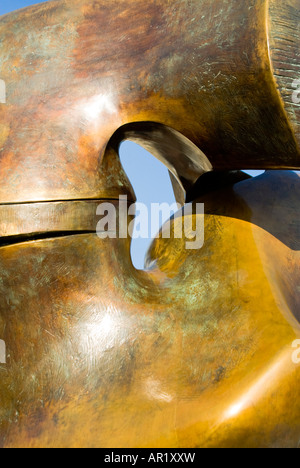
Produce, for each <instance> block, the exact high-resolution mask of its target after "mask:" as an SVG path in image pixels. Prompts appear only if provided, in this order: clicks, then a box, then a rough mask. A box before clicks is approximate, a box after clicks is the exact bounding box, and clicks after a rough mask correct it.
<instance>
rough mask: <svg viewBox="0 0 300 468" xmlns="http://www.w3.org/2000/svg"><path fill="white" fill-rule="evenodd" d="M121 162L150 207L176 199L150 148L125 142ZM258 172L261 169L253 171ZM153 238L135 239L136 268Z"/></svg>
mask: <svg viewBox="0 0 300 468" xmlns="http://www.w3.org/2000/svg"><path fill="white" fill-rule="evenodd" d="M36 3H43V2H38V1H36V0H35V1H30V0H1V3H0V15H4V14H6V13H9V12H11V11H14V10H17V9H19V8H24V7H26V6H29V5H34V4H36ZM120 157H121V162H122V164H123V166H124V169H125V171H126V172H127V175H128V176H129V179H130V181H131V183H132V185H133V187H134V190H135V193H136V195H137V199H138V201H139V202H142V203H144V204H145V205H146V206H148V207H150V204H151V202H152V203H162V202H167V203H169V204H173V203H174V202H175V198H174V193H173V190H172V185H171V181H170V177H169V174H168V171H167V169H166V168H165V166H164V165H163V164H162V163H160V162H159V161H157V160H156V159H155V158H153V157H152V156H151V155H150V154H149V153H147V151H145V150H144V149H142V148H140V147H139V146H137V145H136V144H135V143H132V142H124V143H123V144H122V145H121V149H120ZM250 172H251V174H252V175H258V174H260V173H261V172H262V171H250ZM150 243H151V240H150V239H136V240H134V241H133V242H132V259H133V263H134V265H135V266H136V267H137V268H143V265H144V258H145V254H146V251H147V249H148V247H149V245H150Z"/></svg>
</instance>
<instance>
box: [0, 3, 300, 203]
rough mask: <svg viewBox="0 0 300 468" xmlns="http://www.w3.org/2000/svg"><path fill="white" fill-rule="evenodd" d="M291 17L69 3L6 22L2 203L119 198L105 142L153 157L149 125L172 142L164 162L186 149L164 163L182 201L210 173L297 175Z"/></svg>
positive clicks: (1, 66) (232, 9)
mask: <svg viewBox="0 0 300 468" xmlns="http://www.w3.org/2000/svg"><path fill="white" fill-rule="evenodd" d="M299 10H300V9H299V0H289V1H287V2H284V5H283V4H282V2H281V1H279V0H276V1H275V0H270V1H267V0H247V1H242V2H235V1H225V0H216V1H214V2H212V1H211V0H189V1H187V0H174V1H171V2H170V1H165V0H157V1H150V2H149V1H148V2H145V1H143V0H131V1H130V2H128V1H124V0H112V1H110V2H106V1H103V0H102V1H94V2H89V1H87V0H75V1H74V0H72V1H69V0H66V1H55V2H47V3H45V4H41V5H38V6H34V7H32V8H29V9H25V10H21V11H19V12H16V13H13V14H9V15H6V16H3V17H2V18H1V19H0V35H1V45H0V59H1V60H0V78H1V79H2V80H3V81H4V82H5V84H6V103H1V104H0V203H19V202H26V201H51V200H73V199H76V200H78V199H94V198H114V197H115V196H116V195H117V194H118V193H120V191H124V192H125V191H126V190H127V191H128V190H129V189H127V183H126V181H125V178H123V179H124V180H123V183H120V177H121V175H120V174H121V171H122V169H121V167H120V164H119V160H118V155H117V154H115V152H114V151H112V150H111V149H110V148H109V141H110V139H111V137H112V136H113V135H114V133H115V132H116V131H118V136H119V137H120V138H126V137H128V135H129V137H131V138H136V139H138V140H139V142H140V143H142V144H143V141H144V140H146V143H145V144H146V145H147V147H148V148H150V149H151V147H154V148H156V147H157V144H156V136H157V133H156V131H155V126H156V124H160V127H159V131H158V133H159V134H161V132H163V131H165V132H166V135H169V134H170V132H171V133H172V132H173V136H172V137H173V145H172V147H171V148H168V149H164V148H162V149H161V150H160V153H161V154H160V157H161V158H163V159H164V160H165V161H167V162H170V159H171V156H172V154H173V152H174V149H176V148H178V147H180V146H181V144H182V139H181V136H182V138H186V139H188V140H189V141H190V144H191V145H195V147H194V149H195V153H194V154H193V155H191V153H189V154H184V152H181V151H180V152H179V154H178V155H177V158H176V159H177V166H179V167H175V168H174V167H173V163H172V162H171V165H172V170H173V172H174V174H175V177H177V178H179V179H180V180H181V182H182V184H183V186H184V187H185V188H190V187H191V185H193V183H194V182H195V180H196V179H197V177H199V175H201V174H202V173H203V170H204V171H205V170H207V160H208V161H209V163H208V164H209V169H210V168H211V167H212V168H214V169H218V170H220V169H222V170H230V169H240V168H256V169H261V168H299V167H300V154H299V105H298V104H295V103H294V102H293V99H292V96H293V93H295V89H294V88H293V83H294V80H296V79H297V78H299V76H298V72H299V63H300V61H299V34H298V33H297V28H296V29H295V25H297V24H299ZM284 54H286V55H287V56H288V61H289V63H292V65H291V67H292V68H289V67H288V65H287V62H286V61H284V60H283V59H282V56H284ZM141 125H142V127H143V132H142V135H141V134H140V129H141ZM122 129H123V130H122ZM176 132H177V133H176ZM151 142H152V143H151ZM197 148H198V149H197ZM203 153H204V154H205V156H206V158H207V159H204V165H205V166H206V167H205V169H203V164H202V157H203ZM106 159H108V162H107V161H106ZM197 159H198V162H197ZM183 168H187V169H188V170H187V173H186V171H185V170H183Z"/></svg>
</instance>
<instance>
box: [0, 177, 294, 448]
mask: <svg viewBox="0 0 300 468" xmlns="http://www.w3.org/2000/svg"><path fill="white" fill-rule="evenodd" d="M279 180H280V185H279V184H278V181H279ZM261 186H263V187H264V198H263V200H262V199H260V200H258V197H257V196H256V193H257V190H260V187H261ZM274 186H275V187H276V190H277V191H278V197H279V198H280V199H281V207H280V210H281V211H280V210H279V213H278V212H277V206H278V205H276V204H273V194H274V192H273V188H274ZM299 187H300V179H299V177H298V176H296V175H294V174H289V173H287V174H281V175H278V176H277V175H276V174H272V173H271V174H267V175H265V176H262V177H261V178H259V179H258V180H256V179H253V180H252V179H250V180H248V181H244V182H240V183H238V184H237V185H235V186H233V188H232V187H229V188H226V189H223V190H222V191H221V192H219V193H218V192H214V193H213V194H211V196H210V205H209V206H208V207H207V209H208V212H207V214H206V216H205V233H206V234H205V236H206V240H205V245H204V248H203V249H201V250H199V251H198V252H197V251H196V252H195V251H187V250H186V249H185V246H184V239H183V240H180V239H169V240H168V239H157V240H156V241H155V243H154V245H153V247H152V250H151V254H150V255H151V256H150V260H149V261H150V262H151V265H152V269H151V271H149V272H137V271H136V270H134V269H133V267H132V265H131V260H130V253H129V242H128V241H127V240H117V239H106V240H101V239H99V238H98V237H97V236H96V234H88V235H77V236H68V237H65V238H61V239H49V240H41V241H38V242H37V241H35V242H27V243H23V244H19V245H13V246H9V247H2V248H1V249H0V268H1V272H2V274H1V282H0V292H1V294H0V334H1V337H3V339H4V340H5V341H6V343H7V348H8V354H9V360H8V366H1V367H0V369H1V381H0V389H1V392H0V398H1V406H0V407H1V409H0V414H1V416H0V421H1V431H0V434H1V444H2V445H3V446H5V447H12V446H25V447H43V446H47V447H53V446H58V447H74V446H76V447H85V446H88V447H96V446H98V447H99V446H100V447H115V446H117V447H212V446H217V447H223V446H224V447H272V446H276V447H281V446H283V447H296V446H297V444H298V441H299V433H300V432H299V431H300V402H299V398H298V388H299V384H300V366H299V365H298V366H296V365H295V364H294V363H293V362H292V354H293V352H294V351H295V350H294V349H293V348H292V344H293V342H294V341H295V340H296V339H299V338H300V325H299V319H300V316H299V302H300V300H299V292H297V288H298V284H299V279H300V277H299V274H300V267H299V266H300V264H299V260H300V256H299V250H298V251H295V250H293V247H295V246H294V245H292V242H293V239H294V232H293V230H291V226H293V221H294V219H295V214H296V213H295V212H294V211H293V212H291V213H290V212H289V207H290V206H293V204H296V203H298V200H299V197H298V192H299V190H300V188H299ZM256 189H257V190H256ZM220 199H221V200H222V206H221V207H220V204H219V201H220ZM234 202H235V213H234V214H232V215H230V214H229V213H228V212H227V213H225V210H226V209H227V210H229V211H230V210H231V207H232V206H233V204H234ZM298 206H299V205H298ZM266 207H270V210H269V211H270V213H272V214H271V215H270V216H269V218H270V220H272V219H276V216H277V215H279V216H280V220H281V225H280V227H279V228H278V229H279V230H280V232H281V241H280V240H278V238H276V232H275V231H274V230H273V232H272V233H271V232H268V231H271V229H266V226H263V225H262V224H261V223H260V222H259V221H256V220H257V219H264V216H265V211H266ZM282 215H283V216H282ZM252 219H253V222H251V220H252ZM176 222H179V221H178V219H177V221H176ZM297 232H298V237H299V231H297ZM153 265H155V267H153Z"/></svg>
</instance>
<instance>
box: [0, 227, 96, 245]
mask: <svg viewBox="0 0 300 468" xmlns="http://www.w3.org/2000/svg"><path fill="white" fill-rule="evenodd" d="M84 234H95V231H64V232H62V231H60V232H44V233H34V234H32V235H31V234H21V235H19V236H10V237H1V238H0V247H8V246H10V245H15V244H22V243H24V242H32V241H39V240H50V239H59V238H61V237H70V236H79V235H84Z"/></svg>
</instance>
